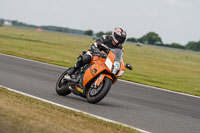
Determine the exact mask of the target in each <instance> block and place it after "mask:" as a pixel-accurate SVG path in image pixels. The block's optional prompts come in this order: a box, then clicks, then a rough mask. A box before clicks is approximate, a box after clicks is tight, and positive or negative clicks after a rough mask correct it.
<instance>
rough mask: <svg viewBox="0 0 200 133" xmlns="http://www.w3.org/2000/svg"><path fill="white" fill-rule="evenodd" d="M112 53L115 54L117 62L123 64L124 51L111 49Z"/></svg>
mask: <svg viewBox="0 0 200 133" xmlns="http://www.w3.org/2000/svg"><path fill="white" fill-rule="evenodd" d="M111 51H112V52H113V54H115V61H119V62H121V60H122V55H123V52H122V49H116V48H111Z"/></svg>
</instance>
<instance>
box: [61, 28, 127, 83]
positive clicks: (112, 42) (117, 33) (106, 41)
mask: <svg viewBox="0 0 200 133" xmlns="http://www.w3.org/2000/svg"><path fill="white" fill-rule="evenodd" d="M126 35H127V34H126V31H125V30H123V29H122V28H119V27H117V28H115V30H114V31H113V32H112V35H102V36H101V37H100V38H99V39H97V40H96V42H94V43H93V44H92V45H91V50H89V51H88V52H87V53H86V54H84V55H81V56H79V57H78V61H77V62H76V64H75V65H74V67H72V68H71V69H70V70H69V71H68V72H67V75H66V76H67V77H65V78H67V79H71V75H73V74H74V72H75V71H77V70H79V69H80V68H81V67H82V66H84V65H86V64H89V63H90V62H91V60H92V57H93V55H101V51H104V50H106V49H105V47H108V48H119V49H122V48H123V47H122V44H123V43H124V41H125V40H126Z"/></svg>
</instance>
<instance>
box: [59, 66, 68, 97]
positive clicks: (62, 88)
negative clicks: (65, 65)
mask: <svg viewBox="0 0 200 133" xmlns="http://www.w3.org/2000/svg"><path fill="white" fill-rule="evenodd" d="M69 69H70V68H69ZM69 69H67V70H66V71H64V72H63V73H62V75H61V76H60V77H59V79H58V81H57V83H56V88H55V89H56V93H57V94H58V95H61V96H66V95H69V94H70V93H71V91H70V89H69V88H68V85H67V81H65V82H63V81H62V80H63V77H64V76H65V75H66V74H67V71H68V70H69ZM62 82H63V83H62Z"/></svg>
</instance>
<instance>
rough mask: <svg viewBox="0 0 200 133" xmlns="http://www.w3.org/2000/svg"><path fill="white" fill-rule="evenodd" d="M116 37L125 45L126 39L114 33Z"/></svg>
mask: <svg viewBox="0 0 200 133" xmlns="http://www.w3.org/2000/svg"><path fill="white" fill-rule="evenodd" d="M114 37H115V38H116V39H117V41H118V42H119V43H120V44H122V43H124V41H125V39H126V37H122V36H119V35H117V34H116V33H114Z"/></svg>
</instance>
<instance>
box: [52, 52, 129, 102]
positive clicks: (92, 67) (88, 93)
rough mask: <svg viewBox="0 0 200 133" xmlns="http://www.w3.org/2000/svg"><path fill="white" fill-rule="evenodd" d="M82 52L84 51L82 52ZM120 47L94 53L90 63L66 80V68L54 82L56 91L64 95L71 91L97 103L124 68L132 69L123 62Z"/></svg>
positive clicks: (122, 72)
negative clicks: (101, 52) (97, 53)
mask: <svg viewBox="0 0 200 133" xmlns="http://www.w3.org/2000/svg"><path fill="white" fill-rule="evenodd" d="M83 54H84V53H83ZM122 54H123V52H122V50H121V49H108V50H107V51H106V54H105V53H104V54H102V55H98V56H97V55H96V56H95V55H94V56H93V59H92V61H91V62H90V64H87V65H85V66H83V67H81V68H80V69H79V70H78V71H76V72H75V73H74V74H73V75H72V76H71V80H66V79H65V75H66V74H67V71H68V70H69V69H71V68H69V69H67V70H66V71H65V72H64V73H63V74H62V75H61V76H60V77H59V79H58V81H57V83H56V92H57V94H59V95H61V96H66V95H68V94H70V93H71V92H72V93H74V94H75V95H78V96H81V97H84V98H86V99H87V101H88V102H89V103H93V104H95V103H98V102H99V101H101V100H102V99H103V98H104V97H105V96H106V95H107V94H108V92H109V90H110V88H111V86H112V84H114V83H115V82H116V81H117V79H118V77H120V76H122V75H123V74H124V72H125V70H126V68H128V69H130V70H132V66H131V65H130V64H126V65H125V64H124V62H123V59H122Z"/></svg>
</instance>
